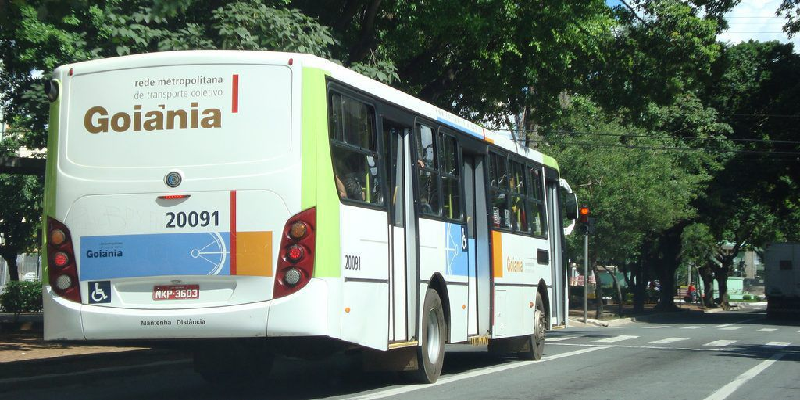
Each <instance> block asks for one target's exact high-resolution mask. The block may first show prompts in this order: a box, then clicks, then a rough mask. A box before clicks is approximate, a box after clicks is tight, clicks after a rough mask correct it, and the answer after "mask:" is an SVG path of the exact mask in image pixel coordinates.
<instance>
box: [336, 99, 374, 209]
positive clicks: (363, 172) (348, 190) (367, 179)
mask: <svg viewBox="0 0 800 400" xmlns="http://www.w3.org/2000/svg"><path fill="white" fill-rule="evenodd" d="M329 100H330V101H329V107H330V109H329V116H330V124H331V126H330V127H329V135H330V142H331V161H332V163H333V173H334V184H335V185H336V191H337V193H338V195H339V198H340V199H342V200H350V201H356V202H365V203H369V204H373V205H383V188H382V187H381V182H380V178H379V177H380V175H379V173H378V172H379V171H380V168H379V165H378V162H379V158H378V140H377V134H378V133H377V129H376V122H375V109H374V108H373V107H372V106H370V105H368V104H366V103H363V102H361V101H358V100H356V99H353V98H350V97H348V96H345V95H342V94H339V93H333V92H332V93H331V95H330V98H329Z"/></svg>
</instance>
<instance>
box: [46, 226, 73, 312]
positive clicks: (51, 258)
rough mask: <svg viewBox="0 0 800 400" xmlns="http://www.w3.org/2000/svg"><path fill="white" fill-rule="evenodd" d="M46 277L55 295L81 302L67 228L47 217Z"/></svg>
mask: <svg viewBox="0 0 800 400" xmlns="http://www.w3.org/2000/svg"><path fill="white" fill-rule="evenodd" d="M47 238H48V240H47V262H48V268H47V277H48V278H49V281H50V286H51V287H52V288H53V291H54V292H56V294H57V295H59V296H61V297H63V298H65V299H68V300H71V301H74V302H76V303H80V302H81V292H80V286H79V283H78V266H77V264H76V263H75V250H74V249H73V246H72V238H71V236H70V232H69V229H68V228H67V227H66V225H64V224H62V223H61V222H59V221H58V220H56V219H54V218H47Z"/></svg>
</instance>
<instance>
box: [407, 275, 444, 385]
mask: <svg viewBox="0 0 800 400" xmlns="http://www.w3.org/2000/svg"><path fill="white" fill-rule="evenodd" d="M445 336H447V322H446V321H445V318H444V308H443V307H442V299H441V298H440V297H439V293H437V292H436V290H434V289H428V291H427V293H425V301H424V302H423V303H422V326H421V327H420V346H419V347H417V365H418V368H417V370H416V371H412V372H411V374H410V378H411V379H412V380H414V381H415V382H419V383H434V382H436V380H437V379H439V375H441V374H442V365H443V364H444V342H445Z"/></svg>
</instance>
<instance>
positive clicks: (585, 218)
mask: <svg viewBox="0 0 800 400" xmlns="http://www.w3.org/2000/svg"><path fill="white" fill-rule="evenodd" d="M578 213H579V216H580V222H581V230H582V231H583V323H584V324H585V323H586V322H587V321H588V320H589V319H588V316H587V314H588V310H589V207H586V206H583V207H581V208H580V210H578Z"/></svg>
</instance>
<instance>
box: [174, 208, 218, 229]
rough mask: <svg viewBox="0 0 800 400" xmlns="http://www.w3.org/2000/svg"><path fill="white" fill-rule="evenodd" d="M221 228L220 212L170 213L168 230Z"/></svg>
mask: <svg viewBox="0 0 800 400" xmlns="http://www.w3.org/2000/svg"><path fill="white" fill-rule="evenodd" d="M209 225H212V226H219V211H199V212H198V211H190V212H188V213H187V212H183V211H180V212H168V213H167V228H185V227H187V226H188V227H190V228H194V227H198V226H200V227H205V226H209Z"/></svg>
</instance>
